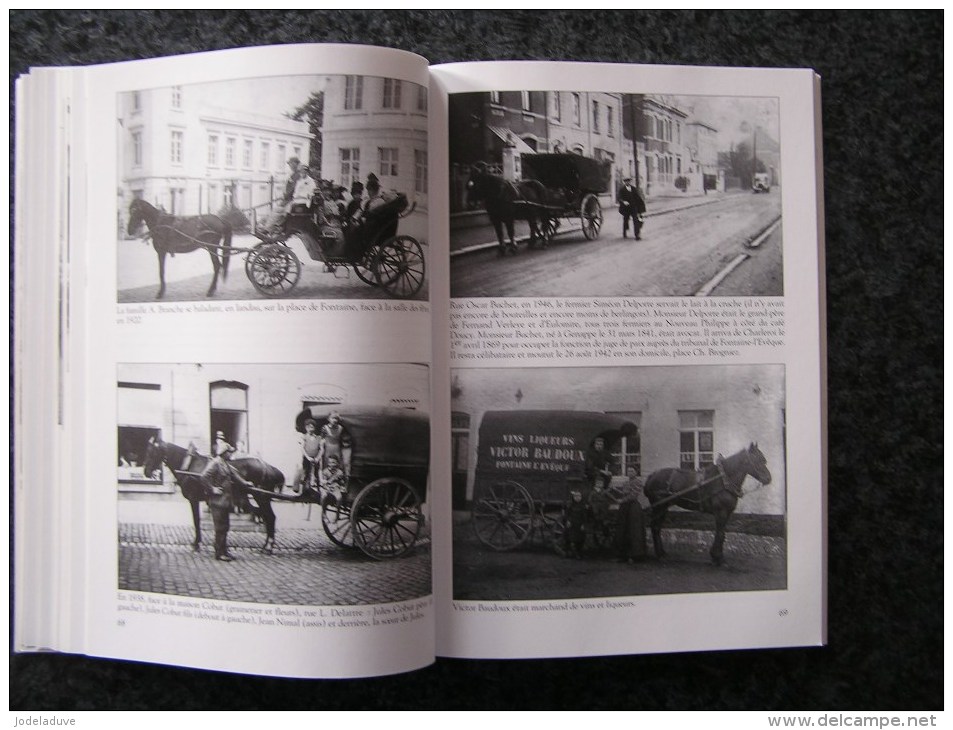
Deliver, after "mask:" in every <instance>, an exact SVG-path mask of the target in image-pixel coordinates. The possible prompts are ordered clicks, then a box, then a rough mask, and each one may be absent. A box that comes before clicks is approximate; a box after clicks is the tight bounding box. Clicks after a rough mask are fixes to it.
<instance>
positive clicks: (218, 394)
mask: <svg viewBox="0 0 953 730" xmlns="http://www.w3.org/2000/svg"><path fill="white" fill-rule="evenodd" d="M208 388H209V426H210V429H209V431H210V433H209V445H211V444H213V443H215V434H216V433H217V432H218V431H221V432H222V433H223V434H224V436H225V440H226V441H228V443H230V444H231V445H232V446H235V447H239V445H241V446H244V449H243V451H244V452H245V453H248V451H249V448H250V445H249V443H248V386H247V385H245V384H244V383H239V382H236V381H233V380H219V381H217V382H214V383H209V386H208ZM209 451H211V449H209Z"/></svg>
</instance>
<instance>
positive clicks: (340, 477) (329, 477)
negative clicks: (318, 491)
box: [321, 456, 348, 503]
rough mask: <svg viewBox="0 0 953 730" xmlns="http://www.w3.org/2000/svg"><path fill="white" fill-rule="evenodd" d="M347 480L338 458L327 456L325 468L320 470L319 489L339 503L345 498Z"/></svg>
mask: <svg viewBox="0 0 953 730" xmlns="http://www.w3.org/2000/svg"><path fill="white" fill-rule="evenodd" d="M347 480H348V477H347V474H345V473H344V470H343V469H342V468H341V462H340V460H339V459H338V457H336V456H329V457H328V460H327V466H326V467H324V468H323V469H322V470H321V487H322V488H323V489H324V490H325V491H326V492H328V494H330V495H331V496H333V497H334V500H335V501H336V502H338V503H340V502H341V501H343V500H344V498H345V497H346V496H347Z"/></svg>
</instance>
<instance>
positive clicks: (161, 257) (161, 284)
mask: <svg viewBox="0 0 953 730" xmlns="http://www.w3.org/2000/svg"><path fill="white" fill-rule="evenodd" d="M156 256H158V257H159V293H158V294H156V299H162V297H164V296H165V251H160V250H158V249H156Z"/></svg>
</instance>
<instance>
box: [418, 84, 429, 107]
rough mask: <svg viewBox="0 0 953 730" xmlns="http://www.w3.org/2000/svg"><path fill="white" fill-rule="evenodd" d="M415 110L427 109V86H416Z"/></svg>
mask: <svg viewBox="0 0 953 730" xmlns="http://www.w3.org/2000/svg"><path fill="white" fill-rule="evenodd" d="M417 111H419V112H426V111H427V87H426V86H418V87H417Z"/></svg>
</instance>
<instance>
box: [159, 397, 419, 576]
mask: <svg viewBox="0 0 953 730" xmlns="http://www.w3.org/2000/svg"><path fill="white" fill-rule="evenodd" d="M326 410H327V409H326V408H319V407H316V406H313V407H311V408H308V409H305V410H303V411H302V412H301V413H299V414H298V416H297V418H296V425H297V427H298V429H299V430H302V431H303V430H304V428H303V423H304V421H305V419H309V418H310V419H313V420H314V421H315V422H316V424H317V427H318V428H319V429H320V428H321V427H323V426H324V425H325V423H326V422H327V415H326ZM340 423H341V425H342V428H343V429H344V432H345V433H346V439H347V444H348V450H349V452H350V453H349V455H348V460H349V463H348V471H349V478H348V480H347V483H346V488H345V490H344V491H343V492H342V493H336V492H333V491H331V490H326V489H324V488H322V487H319V488H317V489H315V490H304V491H298V490H295V489H294V488H293V487H292V488H290V489H289V488H288V486H287V485H285V477H284V475H283V474H282V472H281V471H279V470H278V469H276V468H275V467H273V466H271V465H269V464H267V463H266V462H265V461H264V460H262V459H260V458H257V457H242V458H235V459H231V460H229V462H228V463H229V465H230V466H231V467H232V468H233V469H235V471H236V472H237V473H238V474H239V476H241V477H242V479H243V480H245V481H247V482H250V483H251V484H252V485H253V486H251V487H247V488H244V490H243V491H244V494H243V495H242V496H243V497H251V499H252V500H253V501H254V503H255V506H256V510H255V511H256V512H257V514H258V516H259V517H261V520H262V522H263V524H264V527H265V532H266V536H265V543H264V545H263V546H262V550H263V552H267V553H270V552H272V551H273V550H274V547H275V523H276V517H275V512H274V510H273V509H272V506H271V503H272V501H276V500H277V501H283V502H299V503H320V504H321V524H322V526H323V528H324V531H325V533H326V534H327V536H328V537H329V538H330V539H331V540H332V542H334V543H335V544H336V545H340V546H342V547H356V548H358V549H360V550H361V551H363V552H364V553H365V554H366V555H369V556H370V557H372V558H375V559H377V560H383V559H386V558H395V557H398V556H401V555H403V554H405V553H406V552H408V551H409V550H410V549H411V548H413V547H414V545H415V544H416V542H417V539H418V537H419V536H420V532H421V530H422V529H423V526H424V516H423V511H422V508H421V505H422V500H423V498H424V496H425V495H426V489H427V477H428V470H429V453H430V421H429V419H428V417H427V416H426V415H424V414H421V413H418V412H416V411H410V410H406V409H402V408H366V409H350V410H347V411H345V412H344V413H342V414H341V418H340ZM209 460H210V457H209V456H207V455H203V454H200V453H198V452H197V451H196V450H195V449H194V448H192V447H189V448H184V447H182V446H177V445H175V444H172V443H169V442H166V441H162V440H161V439H159V438H153V439H150V441H149V446H148V449H147V451H146V456H145V460H144V470H145V472H146V474H148V475H153V474H155V473H157V471H158V469H159V468H160V465H161V464H165V466H166V467H167V468H168V469H169V470H170V471H171V472H172V474H173V475H174V477H175V480H176V483H178V485H179V487H180V488H181V490H182V496H184V497H185V498H186V499H187V500H188V501H189V502H190V503H191V506H192V519H193V522H194V527H195V539H194V542H193V544H192V545H193V549H195V550H198V549H199V545H200V543H201V530H200V519H201V518H200V509H199V506H200V504H201V502H203V501H204V500H205V499H206V493H205V488H204V485H203V483H202V478H201V477H202V472H203V470H204V468H205V467H206V466H207V465H208V463H209Z"/></svg>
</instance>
